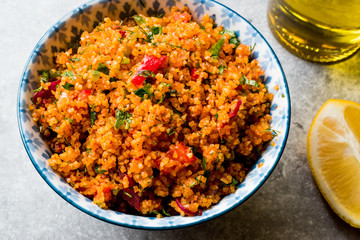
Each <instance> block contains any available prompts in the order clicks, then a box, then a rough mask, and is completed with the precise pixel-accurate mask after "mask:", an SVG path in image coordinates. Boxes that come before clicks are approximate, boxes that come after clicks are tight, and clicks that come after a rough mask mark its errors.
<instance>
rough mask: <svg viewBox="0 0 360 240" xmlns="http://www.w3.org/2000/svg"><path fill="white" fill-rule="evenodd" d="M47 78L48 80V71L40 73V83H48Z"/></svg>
mask: <svg viewBox="0 0 360 240" xmlns="http://www.w3.org/2000/svg"><path fill="white" fill-rule="evenodd" d="M49 78H50V76H49V72H48V71H43V72H42V73H41V77H40V82H48V81H49Z"/></svg>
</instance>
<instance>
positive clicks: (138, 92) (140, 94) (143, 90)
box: [134, 84, 153, 100]
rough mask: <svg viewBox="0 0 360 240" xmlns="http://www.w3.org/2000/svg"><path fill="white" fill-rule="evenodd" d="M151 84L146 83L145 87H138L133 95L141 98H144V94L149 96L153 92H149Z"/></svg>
mask: <svg viewBox="0 0 360 240" xmlns="http://www.w3.org/2000/svg"><path fill="white" fill-rule="evenodd" d="M150 89H151V85H150V84H148V85H146V86H145V87H142V88H139V89H137V90H135V91H134V93H135V95H136V96H138V97H141V100H144V98H145V95H148V98H151V97H152V96H153V94H152V93H151V92H150Z"/></svg>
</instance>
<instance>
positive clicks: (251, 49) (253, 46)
mask: <svg viewBox="0 0 360 240" xmlns="http://www.w3.org/2000/svg"><path fill="white" fill-rule="evenodd" d="M255 46H256V43H254V45H252V46H251V47H250V52H252V51H253V50H254V48H255Z"/></svg>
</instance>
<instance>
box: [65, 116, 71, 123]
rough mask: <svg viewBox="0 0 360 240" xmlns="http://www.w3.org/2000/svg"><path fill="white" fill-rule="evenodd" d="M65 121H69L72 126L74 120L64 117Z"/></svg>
mask: <svg viewBox="0 0 360 240" xmlns="http://www.w3.org/2000/svg"><path fill="white" fill-rule="evenodd" d="M64 120H68V121H69V122H70V124H72V122H73V120H72V119H70V118H67V117H64Z"/></svg>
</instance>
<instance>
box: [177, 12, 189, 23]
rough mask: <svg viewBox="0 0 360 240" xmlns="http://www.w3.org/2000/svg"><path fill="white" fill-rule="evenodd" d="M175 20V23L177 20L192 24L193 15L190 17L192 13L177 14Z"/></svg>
mask: <svg viewBox="0 0 360 240" xmlns="http://www.w3.org/2000/svg"><path fill="white" fill-rule="evenodd" d="M174 19H175V21H177V20H181V21H182V22H186V23H187V22H190V20H191V15H190V13H188V12H183V13H180V12H179V13H177V14H175V15H174Z"/></svg>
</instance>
